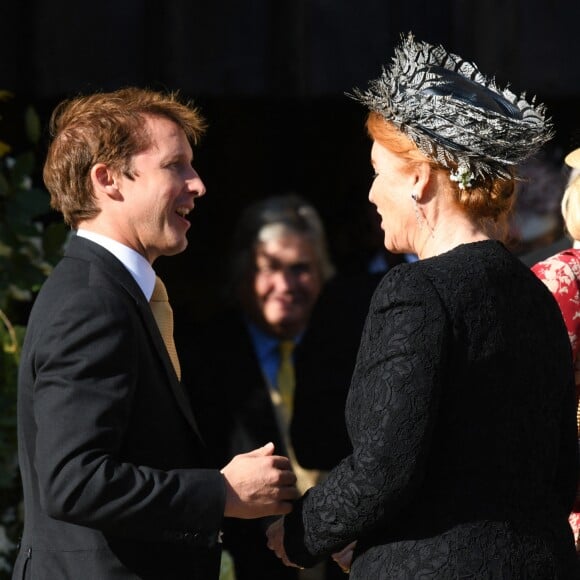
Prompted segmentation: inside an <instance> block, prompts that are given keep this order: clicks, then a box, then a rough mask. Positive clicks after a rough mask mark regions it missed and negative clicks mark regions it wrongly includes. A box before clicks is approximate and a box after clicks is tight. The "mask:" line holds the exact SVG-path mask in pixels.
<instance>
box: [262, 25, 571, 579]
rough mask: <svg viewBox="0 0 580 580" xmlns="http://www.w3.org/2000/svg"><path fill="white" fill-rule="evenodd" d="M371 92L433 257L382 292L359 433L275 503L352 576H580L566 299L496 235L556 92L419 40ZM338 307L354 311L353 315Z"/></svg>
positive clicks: (376, 124) (287, 541)
mask: <svg viewBox="0 0 580 580" xmlns="http://www.w3.org/2000/svg"><path fill="white" fill-rule="evenodd" d="M355 97H356V98H357V99H358V100H359V101H361V102H363V103H364V104H366V105H367V106H368V107H369V109H370V115H369V119H368V123H367V127H368V130H369V133H370V136H371V138H372V140H373V145H372V164H373V167H374V170H375V178H374V181H373V185H372V187H371V190H370V195H369V199H370V200H371V202H373V203H374V204H375V205H376V206H377V211H378V213H379V215H380V216H381V218H382V228H383V230H384V236H385V246H386V247H387V249H389V250H391V251H395V252H414V253H416V254H418V256H419V257H420V260H419V261H418V262H415V263H412V264H402V265H400V266H397V267H396V268H394V269H392V270H391V271H390V272H389V273H388V274H387V275H386V276H385V278H384V279H383V281H382V283H381V284H380V286H379V287H378V289H377V291H376V292H375V295H374V298H373V301H372V304H371V307H370V311H369V314H368V318H367V321H366V326H365V329H364V332H363V336H362V342H361V346H360V350H359V355H358V360H357V364H356V369H355V371H354V375H353V378H352V383H351V388H350V393H349V397H348V401H347V406H346V418H347V422H348V427H349V435H350V438H351V440H352V445H353V450H354V451H353V453H352V455H350V456H349V457H347V458H346V459H344V460H343V461H342V462H341V463H340V464H339V465H338V466H337V467H335V468H334V470H332V471H331V473H330V475H329V477H328V479H327V480H326V481H325V482H324V483H323V484H321V485H318V486H316V487H315V488H313V489H311V490H310V491H309V492H307V493H306V494H305V496H304V497H303V498H302V500H300V501H299V502H298V503H297V504H296V506H295V509H294V510H293V512H292V513H291V514H290V515H287V516H285V518H283V519H281V520H278V521H277V522H276V523H274V524H273V525H272V526H271V527H270V529H269V531H268V545H269V546H270V547H271V548H272V549H273V550H274V551H275V552H276V553H277V555H278V556H280V557H281V558H282V559H283V560H284V562H285V563H287V564H288V565H299V566H306V567H307V566H310V565H312V563H314V562H316V561H317V560H318V559H320V558H321V557H322V556H324V555H327V554H332V553H336V552H338V551H339V550H341V549H342V548H343V547H344V546H346V545H348V544H349V543H352V542H356V544H355V547H354V555H353V556H352V562H350V560H351V558H350V555H349V551H348V549H347V550H346V551H345V554H346V556H345V554H343V555H342V557H341V558H339V560H340V563H341V564H342V566H344V568H345V571H348V567H349V566H350V567H351V571H350V574H351V578H353V579H355V578H356V579H357V580H376V579H383V578H385V579H386V578H389V579H390V578H393V579H397V580H398V579H406V578H408V579H417V578H440V579H445V580H447V579H452V578H478V579H484V578H485V579H502V580H503V579H510V578H514V579H515V578H517V579H520V578H533V579H544V578H545V579H547V578H566V579H567V578H577V577H579V575H578V571H577V569H576V556H575V552H574V545H573V541H572V533H571V530H570V528H569V525H568V522H567V515H568V513H569V512H570V508H571V506H572V502H573V499H574V494H575V488H576V478H577V474H578V456H577V445H576V427H575V398H574V377H573V371H572V363H571V354H570V347H569V344H568V337H567V334H566V330H565V328H564V325H563V321H562V317H561V315H560V313H559V311H558V307H557V305H556V303H555V301H554V300H553V298H552V297H551V295H550V293H549V292H548V291H547V289H546V288H545V287H544V286H543V284H542V283H541V282H540V281H539V280H537V279H536V278H535V276H534V274H533V273H531V272H530V271H529V270H528V268H527V267H525V266H524V265H523V264H522V263H521V262H520V261H519V260H518V259H517V258H515V257H514V256H513V255H511V254H510V252H509V251H508V250H507V249H506V248H505V247H504V246H503V245H502V243H501V242H499V241H496V240H495V239H494V238H495V237H497V232H498V231H499V229H500V228H499V226H500V225H501V223H502V220H503V218H504V216H505V214H506V212H507V211H508V210H509V207H510V205H511V203H512V195H513V177H512V166H514V165H515V164H517V163H519V162H520V161H522V160H523V159H524V158H525V157H526V156H527V155H528V154H530V153H532V152H533V151H534V150H536V149H538V148H539V147H541V145H542V144H543V143H544V142H545V141H546V140H547V139H549V138H550V136H551V135H550V129H549V127H548V123H547V122H546V120H545V118H544V111H543V108H542V107H541V106H538V105H535V104H534V103H530V102H527V101H526V100H525V98H524V97H523V96H522V97H519V96H517V95H515V94H513V93H511V92H510V91H508V90H500V89H499V88H497V87H496V86H495V84H494V83H493V82H490V81H488V80H486V79H485V78H484V77H483V76H482V75H481V73H480V72H479V71H478V70H477V69H476V68H475V66H474V65H472V64H470V63H466V62H464V61H462V60H461V59H460V58H459V57H457V56H455V55H452V54H449V53H447V52H446V51H445V50H444V49H443V48H442V47H434V46H430V45H428V44H426V43H419V42H416V41H415V40H414V39H413V38H412V36H409V37H407V38H406V39H404V40H403V42H402V45H401V46H400V47H399V49H398V50H397V52H396V56H395V58H394V60H393V63H392V66H391V68H390V70H388V71H384V72H383V75H382V77H381V78H379V79H378V80H377V81H374V82H373V83H371V85H370V88H369V90H367V91H366V92H364V93H362V92H360V91H356V92H355ZM337 324H340V322H339V321H337Z"/></svg>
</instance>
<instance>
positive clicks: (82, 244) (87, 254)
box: [65, 236, 201, 439]
mask: <svg viewBox="0 0 580 580" xmlns="http://www.w3.org/2000/svg"><path fill="white" fill-rule="evenodd" d="M65 255H66V256H70V257H76V258H81V259H84V260H88V261H90V262H92V263H93V264H95V265H97V266H98V267H100V269H101V270H102V271H103V274H104V275H105V276H106V278H108V279H109V281H110V283H111V286H113V287H118V288H122V289H123V290H124V291H125V292H127V293H128V294H129V295H130V296H131V298H132V299H133V300H134V302H135V305H136V308H137V310H138V311H139V314H140V315H141V320H142V321H143V326H144V327H145V329H146V330H147V333H148V335H149V337H150V338H151V341H152V343H153V349H154V350H155V352H156V353H157V355H158V357H159V360H160V362H161V364H162V365H163V368H164V369H165V374H166V375H167V378H168V381H169V385H170V388H171V391H172V392H173V395H174V396H175V398H176V400H177V404H178V406H179V408H180V409H181V412H182V413H183V415H184V416H185V419H186V420H187V422H188V423H189V424H190V426H191V427H192V429H193V430H194V431H195V433H196V434H197V436H198V437H199V438H200V439H201V434H200V432H199V428H198V426H197V423H196V421H195V418H194V415H193V411H192V409H191V403H190V401H189V397H188V396H187V394H186V392H185V389H184V387H183V385H182V384H181V383H180V382H179V380H178V379H177V375H176V374H175V370H174V368H173V365H172V363H171V359H170V358H169V354H168V353H167V348H166V347H165V343H164V342H163V338H162V337H161V333H160V332H159V327H158V326H157V323H156V322H155V318H154V317H153V313H152V312H151V307H150V306H149V302H148V301H147V299H146V298H145V295H144V294H143V292H142V291H141V288H139V285H138V284H137V282H136V281H135V279H134V278H133V276H131V274H130V272H129V271H128V270H127V269H126V268H125V266H123V264H122V263H121V262H120V261H119V260H118V259H117V258H116V257H115V256H113V254H111V253H110V252H109V251H108V250H106V249H105V248H103V247H101V246H99V245H98V244H95V243H94V242H92V241H90V240H87V239H84V238H79V237H77V236H74V237H73V238H72V239H71V241H70V242H69V245H68V247H67V249H66V252H65Z"/></svg>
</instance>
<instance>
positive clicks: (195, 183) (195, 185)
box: [187, 167, 206, 197]
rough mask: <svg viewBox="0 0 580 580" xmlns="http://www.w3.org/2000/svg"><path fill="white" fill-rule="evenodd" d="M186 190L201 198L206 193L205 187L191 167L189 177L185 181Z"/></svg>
mask: <svg viewBox="0 0 580 580" xmlns="http://www.w3.org/2000/svg"><path fill="white" fill-rule="evenodd" d="M187 188H188V191H190V192H191V193H193V194H194V196H195V197H201V196H202V195H205V193H206V190H205V185H204V183H203V181H202V180H201V177H200V176H199V173H197V171H196V170H195V169H194V168H193V167H192V168H191V176H190V177H189V179H188V180H187Z"/></svg>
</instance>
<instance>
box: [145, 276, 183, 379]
mask: <svg viewBox="0 0 580 580" xmlns="http://www.w3.org/2000/svg"><path fill="white" fill-rule="evenodd" d="M149 304H150V305H151V311H152V312H153V316H154V318H155V322H157V326H158V327H159V332H161V337H162V338H163V342H164V343H165V347H166V348H167V352H168V353H169V358H170V359H171V362H172V363H173V368H174V369H175V374H176V375H177V378H178V379H179V380H181V367H180V365H179V359H178V358H177V351H176V350H175V342H174V341H173V310H172V309H171V306H170V304H169V298H168V296H167V290H166V289H165V284H163V281H162V280H161V278H159V276H157V277H156V278H155V288H154V289H153V295H152V296H151V300H150V301H149Z"/></svg>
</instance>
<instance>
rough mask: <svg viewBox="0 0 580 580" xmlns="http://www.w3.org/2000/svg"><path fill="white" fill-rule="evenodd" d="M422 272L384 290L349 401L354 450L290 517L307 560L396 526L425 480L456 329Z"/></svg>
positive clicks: (391, 281) (293, 552)
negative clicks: (385, 526)
mask: <svg viewBox="0 0 580 580" xmlns="http://www.w3.org/2000/svg"><path fill="white" fill-rule="evenodd" d="M413 272H414V269H413V268H409V267H402V268H398V269H395V270H392V271H391V272H390V273H389V274H387V275H386V276H385V278H384V279H383V281H382V283H381V284H380V285H379V287H378V288H377V291H376V292H375V294H374V297H373V300H372V303H371V307H370V311H369V315H368V317H367V321H366V324H365V329H364V332H363V337H362V341H361V347H360V350H359V354H358V359H357V363H356V368H355V371H354V375H353V379H352V383H351V388H350V392H349V396H348V401H347V420H348V424H349V432H350V436H351V440H352V444H353V453H352V455H350V456H348V457H346V458H345V459H344V460H343V461H342V462H341V463H340V464H339V465H338V466H337V467H336V468H335V469H333V470H332V471H331V473H330V475H329V477H328V479H327V480H326V481H325V482H324V483H323V484H321V485H319V486H317V487H315V488H313V489H311V490H310V491H309V492H307V494H306V495H305V496H304V497H303V499H302V500H301V501H299V502H298V504H297V506H296V507H295V509H294V510H293V511H292V513H291V514H289V515H288V516H286V520H285V547H286V551H287V553H288V556H289V558H290V560H291V561H293V562H295V563H297V564H302V565H306V566H309V565H312V564H313V563H314V561H316V559H319V558H320V557H321V556H323V555H325V554H329V553H332V552H334V551H336V550H337V549H339V548H341V547H342V546H344V545H345V544H347V543H348V542H351V541H353V540H355V539H358V538H360V537H362V536H363V535H364V534H365V532H368V531H370V530H372V529H373V528H374V527H375V526H376V525H377V524H379V523H380V522H384V521H388V519H389V518H391V517H392V516H394V515H395V514H396V513H397V511H398V510H400V509H401V508H403V507H404V506H405V504H406V503H408V502H409V501H411V500H412V497H413V494H414V492H415V490H416V489H417V487H418V486H419V485H420V483H421V481H422V478H423V476H424V471H425V464H426V458H427V454H428V451H429V442H430V434H431V432H432V430H433V425H434V421H435V417H436V415H437V409H438V405H439V393H440V385H441V381H442V375H443V374H444V372H445V369H444V366H445V360H446V348H447V342H448V336H449V332H450V330H449V328H448V326H449V323H448V320H447V317H446V315H445V312H444V310H443V307H442V304H441V302H440V300H439V297H438V295H437V292H436V291H435V289H434V288H433V287H432V286H431V285H430V283H429V282H428V281H427V280H425V279H424V278H423V277H421V276H420V275H418V274H414V273H413Z"/></svg>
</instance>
